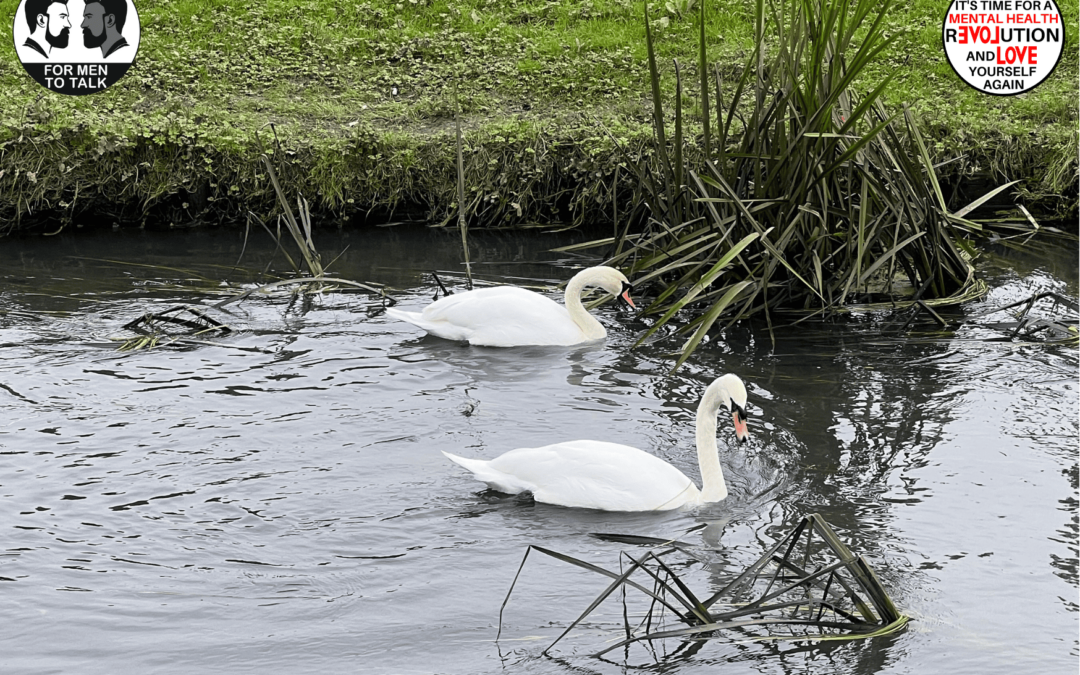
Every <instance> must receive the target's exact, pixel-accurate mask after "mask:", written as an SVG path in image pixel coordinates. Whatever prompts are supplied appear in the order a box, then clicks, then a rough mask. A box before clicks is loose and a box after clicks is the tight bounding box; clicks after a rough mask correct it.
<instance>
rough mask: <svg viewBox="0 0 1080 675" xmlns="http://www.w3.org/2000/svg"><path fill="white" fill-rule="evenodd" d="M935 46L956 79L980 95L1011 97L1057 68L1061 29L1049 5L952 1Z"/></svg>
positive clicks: (1016, 0)
mask: <svg viewBox="0 0 1080 675" xmlns="http://www.w3.org/2000/svg"><path fill="white" fill-rule="evenodd" d="M941 41H942V45H943V46H944V48H945V56H946V57H947V58H948V59H949V65H950V66H952V69H953V70H954V71H956V74H957V75H959V76H960V79H962V80H963V81H964V82H967V83H968V84H970V85H971V86H972V87H975V88H976V89H978V90H979V91H981V92H984V93H986V94H994V95H996V96H1013V95H1016V94H1022V93H1023V92H1025V91H1030V90H1031V89H1033V88H1035V87H1036V86H1038V85H1039V83H1041V82H1042V81H1043V80H1045V79H1046V78H1047V77H1049V76H1050V73H1052V72H1053V71H1054V68H1055V67H1057V64H1058V61H1060V60H1061V47H1062V45H1063V44H1064V42H1065V25H1064V23H1063V22H1062V18H1061V10H1059V9H1058V7H1057V5H1056V4H1054V0H953V1H952V4H951V5H949V11H948V12H947V13H946V14H945V21H944V23H943V24H942V31H941Z"/></svg>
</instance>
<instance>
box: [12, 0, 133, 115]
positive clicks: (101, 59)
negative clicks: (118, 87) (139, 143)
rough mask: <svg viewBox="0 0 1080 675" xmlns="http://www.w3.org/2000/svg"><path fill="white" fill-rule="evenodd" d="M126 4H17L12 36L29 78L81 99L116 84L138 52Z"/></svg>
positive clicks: (95, 0)
mask: <svg viewBox="0 0 1080 675" xmlns="http://www.w3.org/2000/svg"><path fill="white" fill-rule="evenodd" d="M140 33H141V26H140V25H139V13H138V12H137V11H136V10H135V4H134V3H133V2H132V1H131V0H21V2H19V7H18V9H17V10H16V11H15V25H14V26H13V27H12V35H13V37H14V39H15V53H16V54H18V56H19V61H21V62H22V64H23V68H25V69H26V72H27V73H29V74H30V77H32V78H34V79H35V80H37V82H38V84H40V85H41V86H43V87H45V88H46V89H48V90H49V91H55V92H57V93H58V94H70V95H73V96H81V95H84V94H93V93H96V92H99V91H102V90H103V89H106V88H108V87H110V86H112V85H113V84H115V83H116V81H117V80H119V79H120V78H121V77H123V76H124V74H125V73H126V72H127V71H128V68H130V67H131V62H132V61H134V60H135V54H136V53H137V52H138V51H139V35H140Z"/></svg>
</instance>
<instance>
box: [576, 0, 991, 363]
mask: <svg viewBox="0 0 1080 675" xmlns="http://www.w3.org/2000/svg"><path fill="white" fill-rule="evenodd" d="M889 4H890V3H889V2H888V1H886V2H875V1H874V0H756V4H755V6H754V11H755V15H754V30H755V37H756V48H755V49H754V51H753V54H752V55H751V56H750V57H749V58H748V60H747V62H746V64H745V66H744V67H743V69H742V72H741V74H739V76H738V77H737V79H735V81H734V82H724V81H723V78H722V77H721V73H720V70H719V69H718V68H716V67H715V66H713V67H711V69H710V66H709V64H708V60H707V55H706V50H705V30H704V25H705V21H704V18H705V11H706V8H705V2H704V1H703V2H701V4H700V5H699V9H700V16H699V21H700V22H701V27H702V28H701V32H700V36H699V46H698V53H697V55H696V56H697V62H698V63H697V70H698V73H697V75H698V78H695V79H697V80H698V82H697V84H696V86H698V88H699V89H698V91H699V93H698V96H699V103H700V111H701V116H700V118H698V119H696V120H693V119H690V117H689V115H688V114H687V113H685V112H684V111H683V107H682V90H683V86H682V85H683V82H682V73H681V71H680V67H679V64H678V62H676V64H675V77H676V90H677V98H676V102H675V111H674V138H673V139H671V143H670V146H669V139H668V135H667V131H668V130H667V128H666V120H665V113H664V106H663V101H662V95H661V87H660V73H659V68H658V66H657V63H656V57H655V50H654V48H653V33H652V30H651V26H650V25H649V17H648V7H646V12H645V31H646V44H647V48H648V55H649V69H650V75H651V83H652V97H653V105H654V110H653V117H654V125H655V130H656V142H657V150H658V151H657V153H656V161H654V162H653V163H651V164H649V163H643V164H641V165H638V167H637V171H638V176H637V178H638V181H639V184H640V188H639V189H638V192H637V194H636V195H635V211H634V212H633V214H632V215H631V217H630V219H629V220H628V221H627V224H626V226H625V228H624V229H623V230H622V231H621V232H620V233H619V234H618V235H617V236H615V237H613V238H611V239H607V240H602V241H598V242H590V243H589V244H584V245H578V246H577V247H574V248H586V247H588V246H590V245H591V246H596V245H601V244H602V245H612V246H613V252H612V254H611V257H610V259H609V260H608V264H614V265H620V266H622V267H623V268H624V269H625V268H628V269H629V272H630V276H631V278H632V279H634V281H635V284H640V283H641V282H652V284H653V288H655V290H656V297H655V299H654V300H653V301H652V303H651V304H649V305H648V306H647V307H646V308H645V309H644V314H645V315H654V316H657V317H658V319H657V321H656V322H655V323H654V324H653V325H652V326H651V327H650V329H649V330H648V331H647V332H646V333H645V335H643V336H642V338H641V340H639V343H638V344H640V343H641V342H643V341H645V340H646V339H648V338H649V337H650V336H651V335H653V333H655V332H656V331H657V330H658V329H660V327H661V326H664V325H665V324H667V323H668V322H669V321H671V320H672V319H673V318H674V317H675V316H676V315H678V314H679V312H680V310H683V309H688V310H692V311H693V314H692V317H693V318H691V319H690V320H688V321H687V322H686V323H683V324H682V325H681V326H680V327H679V328H678V331H677V332H680V333H683V334H687V333H690V334H691V335H690V337H689V339H688V340H687V341H686V342H685V343H684V344H683V347H682V349H681V354H680V356H679V360H678V363H677V364H676V368H677V367H678V366H679V365H681V364H682V363H683V361H685V360H686V358H687V357H688V356H689V355H690V354H691V353H692V352H693V351H694V349H695V348H696V347H697V346H698V344H699V343H700V342H701V340H702V338H703V337H704V336H705V335H706V333H707V332H708V331H709V330H710V328H712V327H713V326H714V324H716V323H717V321H719V320H720V319H721V318H723V319H724V320H726V322H727V324H728V325H730V324H731V323H733V322H735V321H737V320H739V319H741V318H744V317H748V316H751V315H755V314H759V313H764V314H765V316H766V319H767V320H768V321H769V326H770V328H771V326H772V319H771V316H770V312H771V311H776V310H792V309H794V310H802V311H808V312H809V313H810V315H814V314H818V313H823V312H827V311H833V310H837V309H839V308H842V307H843V306H845V305H850V304H852V303H855V302H861V303H866V302H875V301H888V302H897V301H902V300H904V299H907V300H908V301H913V300H915V299H923V300H924V301H925V302H927V303H930V304H934V303H938V304H940V303H945V302H958V301H961V300H964V299H967V298H969V297H977V296H979V295H981V294H982V293H983V292H984V291H985V285H984V284H981V283H980V282H978V281H977V280H976V279H975V278H974V274H973V270H972V268H971V265H970V264H969V263H968V257H969V256H967V255H965V251H966V252H967V253H971V252H972V249H971V246H970V244H969V243H968V242H967V241H966V240H965V239H964V238H963V237H964V234H965V233H966V232H971V231H977V230H979V229H981V228H980V226H979V225H978V224H977V223H974V222H971V221H969V220H966V219H965V218H963V215H964V214H965V213H967V212H968V211H969V210H970V208H974V206H976V205H978V204H979V203H982V201H984V200H986V199H988V198H989V197H990V196H992V195H993V194H996V193H997V192H998V191H999V190H1002V189H1004V188H1005V187H1007V186H1002V187H1001V188H998V190H995V191H994V192H993V193H991V194H990V195H987V196H985V197H983V198H982V199H980V200H978V201H977V202H976V203H975V204H972V205H969V207H968V208H966V209H963V210H961V211H958V212H956V213H953V212H950V210H949V208H948V207H947V205H946V200H945V197H944V196H943V194H942V190H941V187H940V186H939V184H938V182H937V179H936V177H935V175H934V168H933V165H932V164H931V161H930V157H929V154H928V153H927V150H926V148H925V146H924V144H923V141H922V139H921V137H920V136H919V133H918V130H917V129H916V126H915V121H914V119H913V117H912V115H911V113H910V111H908V110H907V109H906V108H905V109H904V111H903V113H902V115H900V114H896V115H890V114H888V113H887V112H886V111H885V109H884V108H883V106H882V105H881V103H880V102H879V100H878V99H879V96H880V94H881V92H882V91H883V90H884V89H885V87H886V86H888V83H889V78H888V77H887V78H885V79H884V80H882V81H881V82H878V83H876V84H874V85H872V86H866V83H865V82H862V81H859V78H860V75H861V74H863V73H864V71H865V70H866V66H867V65H868V64H869V63H871V62H872V61H873V60H874V59H875V58H876V57H877V56H878V55H879V54H880V53H881V51H882V50H883V49H885V48H886V47H887V46H888V44H889V43H890V42H891V38H890V37H888V36H886V34H885V32H884V28H883V18H884V17H885V16H886V14H887V13H888V11H889ZM856 81H859V84H860V87H861V88H862V90H863V91H864V92H865V93H861V94H860V93H856V92H855V91H854V90H853V87H852V84H853V83H854V82H856ZM710 90H711V91H710ZM725 101H727V103H726V105H725ZM713 102H715V106H714V105H713ZM712 110H715V111H716V118H715V120H712V119H710V116H711V111H712ZM689 122H694V123H697V124H700V129H701V134H702V135H701V138H700V142H699V143H698V144H697V147H698V150H697V151H696V152H689V151H685V150H686V148H687V147H688V146H689V145H690V144H687V143H685V141H684V137H683V136H684V133H685V132H684V127H688V126H689V124H688V123H689Z"/></svg>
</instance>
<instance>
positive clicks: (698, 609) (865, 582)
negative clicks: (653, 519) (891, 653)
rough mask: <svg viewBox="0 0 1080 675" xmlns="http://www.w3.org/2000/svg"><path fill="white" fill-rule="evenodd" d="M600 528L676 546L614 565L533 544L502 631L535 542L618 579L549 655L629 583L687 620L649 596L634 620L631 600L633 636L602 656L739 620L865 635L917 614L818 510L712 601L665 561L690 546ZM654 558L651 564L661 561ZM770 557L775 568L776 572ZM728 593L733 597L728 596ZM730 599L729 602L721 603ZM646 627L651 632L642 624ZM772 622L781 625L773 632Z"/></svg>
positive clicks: (703, 633)
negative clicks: (661, 611)
mask: <svg viewBox="0 0 1080 675" xmlns="http://www.w3.org/2000/svg"><path fill="white" fill-rule="evenodd" d="M815 535H816V539H815ZM597 536H600V537H601V538H604V539H607V540H612V541H623V542H626V543H636V544H639V545H648V546H653V547H669V548H664V549H663V550H659V551H657V550H656V548H653V549H651V550H650V551H649V552H648V553H646V554H645V555H644V556H642V557H640V558H634V557H633V556H630V555H628V554H626V553H625V552H623V553H622V554H620V566H621V560H622V558H623V557H625V558H626V559H627V560H628V561H629V562H630V563H631V565H630V566H629V567H628V569H625V570H623V571H621V572H620V573H615V572H612V571H609V570H606V569H604V568H601V567H599V566H597V565H594V564H592V563H588V562H585V561H583V560H579V559H577V558H573V557H571V556H568V555H565V554H562V553H557V552H555V551H551V550H549V549H546V548H542V547H539V546H530V547H529V548H528V549H527V550H526V552H525V556H524V558H523V559H522V561H521V566H520V567H519V568H518V570H517V573H516V574H515V576H514V581H513V583H512V584H511V586H510V589H509V591H508V592H507V595H506V599H505V600H504V601H503V604H502V606H501V607H500V609H499V633H498V635H497V636H496V640H497V639H499V637H501V635H502V621H503V613H504V611H505V609H506V605H507V603H508V602H509V600H510V595H511V594H512V593H513V590H514V586H515V585H516V584H517V581H518V578H519V577H520V576H521V571H522V569H523V568H524V566H525V562H526V561H527V560H528V557H529V554H530V553H531V552H532V551H537V552H540V553H543V554H545V555H548V556H551V557H553V558H555V559H556V560H560V561H562V562H566V563H569V564H571V565H574V566H576V567H579V568H582V569H585V570H588V571H591V572H595V573H598V574H601V575H603V576H606V577H608V578H610V579H612V580H613V581H612V583H610V584H609V585H608V586H607V587H606V588H605V589H604V591H603V592H601V593H600V595H598V596H597V597H596V598H595V599H594V600H593V601H592V602H591V603H590V604H589V606H588V607H586V609H585V610H584V611H583V612H582V613H581V614H580V615H579V616H578V617H577V618H576V619H575V620H574V621H573V622H571V623H570V625H569V626H567V628H566V629H565V630H564V631H563V632H562V633H561V634H560V635H559V636H558V637H557V638H556V639H555V641H554V642H552V643H551V645H549V646H548V647H547V648H546V649H545V650H544V652H543V653H544V654H547V653H548V652H549V651H550V650H551V649H552V648H553V647H554V646H555V645H556V644H557V643H558V642H559V641H560V640H562V639H563V638H564V637H565V636H566V635H567V634H568V633H569V632H570V631H571V630H572V629H573V628H574V627H575V626H577V625H578V624H580V623H581V622H582V621H583V620H584V619H585V618H586V617H588V616H589V615H590V614H591V613H592V612H593V611H594V610H596V608H597V607H599V606H600V604H602V603H603V601H604V600H606V599H607V598H609V597H610V596H611V595H612V594H613V593H614V592H615V591H616V590H619V589H620V588H621V589H622V590H623V591H624V593H625V591H626V589H627V587H629V588H632V589H635V590H637V591H640V592H641V593H643V594H644V595H646V596H647V597H649V598H650V601H651V603H653V604H654V605H655V604H659V605H660V606H661V607H663V608H665V609H667V610H670V611H671V613H672V616H673V617H675V618H676V619H677V620H678V621H680V622H681V623H683V624H684V626H683V627H681V628H674V629H672V628H666V627H665V626H664V625H663V624H664V620H663V618H662V617H660V618H658V619H657V621H656V622H655V623H656V627H655V628H654V625H653V624H654V622H653V609H652V607H653V605H650V609H649V613H648V614H647V616H646V619H645V620H644V621H643V623H642V626H638V627H637V628H631V626H630V625H629V619H628V614H627V613H626V609H625V607H624V610H623V616H624V625H623V630H624V632H625V634H626V637H625V638H624V639H622V640H620V641H618V642H615V643H613V644H611V645H608V646H607V647H605V648H604V649H603V650H601V651H599V652H597V653H595V654H593V656H597V657H599V656H602V655H604V654H606V653H607V652H610V651H612V650H614V649H618V648H620V647H627V646H628V645H631V644H634V643H637V642H643V641H649V642H651V641H653V640H661V639H666V638H683V639H693V640H703V639H713V638H719V637H721V636H723V635H725V633H724V631H727V630H730V629H740V632H739V633H738V637H739V638H740V639H745V638H746V636H747V632H746V631H747V629H766V633H765V634H763V635H756V634H751V635H750V638H751V639H755V640H850V639H860V638H868V637H876V636H880V635H886V634H889V633H892V632H894V631H896V630H899V629H900V628H902V627H903V626H904V625H905V624H906V623H907V621H908V619H907V617H906V616H904V615H903V614H901V613H900V612H899V610H897V608H896V605H895V604H894V603H893V601H892V598H891V597H890V596H889V594H888V592H887V591H886V590H885V588H884V586H883V585H882V584H881V581H880V580H879V579H878V577H877V575H876V574H875V572H874V570H873V569H872V568H871V566H870V565H869V563H867V561H866V559H865V558H863V557H862V556H856V555H854V554H853V553H852V552H851V550H850V549H849V548H848V547H847V546H846V545H845V544H844V543H843V542H842V541H841V540H840V538H839V537H837V536H836V533H835V532H834V531H833V530H832V528H831V527H830V526H829V524H828V523H827V522H825V520H824V519H823V518H821V516H819V515H818V514H810V515H808V516H805V517H804V518H802V519H801V520H800V522H799V524H798V525H797V526H796V527H795V528H794V529H793V530H792V531H791V532H789V533H788V534H787V535H785V536H784V537H783V538H782V539H780V540H779V541H778V542H776V544H775V545H773V546H772V547H771V548H770V549H769V550H768V551H766V552H765V554H764V555H762V556H761V557H760V558H759V559H758V560H757V561H756V562H754V563H753V564H751V565H750V566H749V567H747V569H746V570H745V571H744V572H743V573H742V574H740V575H739V576H738V577H736V578H735V579H734V580H732V581H731V582H730V583H728V584H727V585H726V586H725V587H724V588H723V589H722V590H720V591H718V592H717V593H715V594H713V595H712V596H710V597H709V598H708V599H706V600H704V601H702V600H698V598H697V597H696V596H695V595H694V594H693V593H692V592H691V590H690V588H689V585H688V584H686V583H685V582H684V581H683V580H682V579H680V578H679V576H678V574H676V573H675V571H674V570H673V569H672V567H671V566H670V565H667V564H665V563H664V562H663V561H662V560H661V558H662V557H664V556H667V555H670V554H672V553H675V552H676V551H686V550H687V547H688V546H689V545H687V544H684V543H683V542H675V541H671V540H666V541H665V540H662V539H656V538H652V537H634V536H626V535H597ZM781 549H784V553H783V555H778V553H779V551H780V550H781ZM800 551H801V554H800ZM800 555H801V560H800V563H801V564H796V562H794V559H795V558H796V557H797V556H800ZM649 563H652V566H650V565H649ZM770 566H773V567H774V569H773V570H772V571H771V572H770V570H769V567H770ZM620 568H621V567H620ZM639 570H640V571H641V572H644V573H646V574H647V575H648V576H649V577H650V578H651V580H652V581H653V588H652V589H650V588H648V587H646V586H644V585H642V584H640V583H638V582H636V581H633V580H632V579H631V577H632V576H633V574H634V573H635V572H638V571H639ZM762 586H763V588H762ZM725 599H726V602H724V603H721V602H720V601H721V600H725ZM680 606H681V607H682V609H681V610H680V609H679V607H680ZM721 606H722V607H726V609H722V608H718V607H721ZM642 627H644V632H642V631H641V630H640V629H642ZM796 627H803V628H804V629H805V630H804V631H803V632H799V633H797V634H796V633H794V632H792V630H791V629H793V628H796ZM769 628H772V629H774V630H773V631H772V632H769V631H768V629H769Z"/></svg>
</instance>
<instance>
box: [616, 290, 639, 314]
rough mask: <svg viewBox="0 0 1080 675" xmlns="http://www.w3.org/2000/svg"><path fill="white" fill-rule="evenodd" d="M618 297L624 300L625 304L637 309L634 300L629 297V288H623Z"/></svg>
mask: <svg viewBox="0 0 1080 675" xmlns="http://www.w3.org/2000/svg"><path fill="white" fill-rule="evenodd" d="M619 297H620V298H622V299H623V300H625V301H626V304H628V305H630V307H631V309H637V305H635V304H634V301H633V300H631V299H630V289H629V288H627V289H626V290H624V291H623V292H622V295H620V296H619Z"/></svg>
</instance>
